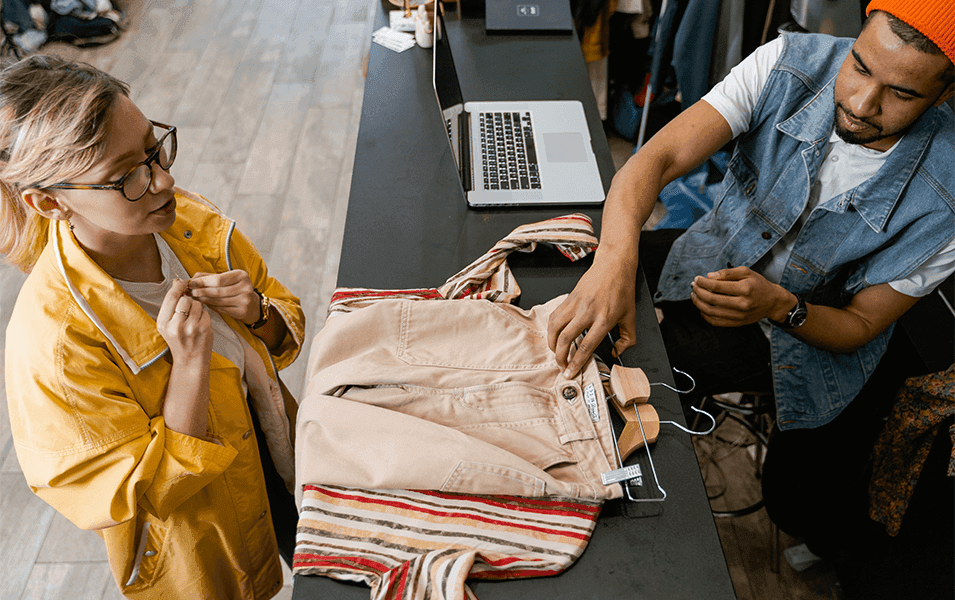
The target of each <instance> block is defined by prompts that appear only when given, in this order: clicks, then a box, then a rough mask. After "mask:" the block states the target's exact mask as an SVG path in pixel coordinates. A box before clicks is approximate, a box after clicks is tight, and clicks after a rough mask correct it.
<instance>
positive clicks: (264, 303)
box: [249, 288, 272, 329]
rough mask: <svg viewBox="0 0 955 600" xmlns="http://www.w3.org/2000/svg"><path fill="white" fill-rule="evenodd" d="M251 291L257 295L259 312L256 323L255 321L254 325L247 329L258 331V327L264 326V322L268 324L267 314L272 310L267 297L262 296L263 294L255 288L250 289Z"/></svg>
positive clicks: (270, 302)
mask: <svg viewBox="0 0 955 600" xmlns="http://www.w3.org/2000/svg"><path fill="white" fill-rule="evenodd" d="M252 291H253V292H255V293H256V294H258V296H259V311H260V316H259V320H258V321H256V322H255V323H252V324H251V325H249V329H258V328H259V327H261V326H263V325H265V324H266V322H268V320H269V314H270V313H271V312H272V310H271V309H272V301H271V300H269V297H268V296H266V295H264V294H263V293H262V292H260V291H259V290H257V289H255V288H252Z"/></svg>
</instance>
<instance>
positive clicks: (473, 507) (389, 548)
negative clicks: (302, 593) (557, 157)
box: [293, 214, 601, 600]
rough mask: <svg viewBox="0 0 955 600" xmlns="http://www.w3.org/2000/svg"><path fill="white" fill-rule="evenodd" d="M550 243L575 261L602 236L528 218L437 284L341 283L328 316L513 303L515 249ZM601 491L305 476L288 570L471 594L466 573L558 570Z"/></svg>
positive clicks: (576, 549) (383, 593) (411, 594)
mask: <svg viewBox="0 0 955 600" xmlns="http://www.w3.org/2000/svg"><path fill="white" fill-rule="evenodd" d="M539 243H546V244H551V245H553V246H555V247H556V248H557V249H558V250H559V251H560V252H561V254H563V255H564V256H566V257H567V258H568V259H570V260H572V261H576V260H578V259H580V258H583V257H585V256H587V255H588V254H589V253H591V252H593V251H594V249H596V247H597V237H596V236H595V235H594V230H593V222H592V221H591V220H590V218H589V217H587V216H585V215H582V214H572V215H566V216H562V217H555V218H553V219H548V220H546V221H541V222H539V223H531V224H527V225H522V226H520V227H518V228H517V229H515V230H514V231H512V232H511V233H510V234H509V235H508V236H507V237H505V238H504V239H502V240H501V241H499V242H498V243H497V244H495V245H494V247H493V248H491V249H490V250H489V251H488V252H487V253H485V254H484V255H483V256H481V257H480V258H478V259H477V260H475V261H474V262H472V263H471V264H470V265H468V266H467V267H465V268H464V269H462V270H461V271H460V272H459V273H457V274H455V275H454V276H452V277H451V278H449V279H448V280H447V281H446V282H445V284H444V285H442V286H441V287H439V288H426V289H406V290H371V289H359V288H339V289H337V290H336V291H335V293H334V294H333V295H332V300H331V303H330V305H329V309H328V318H332V317H334V316H336V315H338V314H343V313H348V312H353V311H356V310H359V309H361V308H365V307H367V306H370V305H372V304H375V303H377V302H381V301H384V300H394V299H399V298H400V299H402V300H461V299H472V300H477V299H483V300H488V301H490V302H499V303H512V302H513V301H514V300H516V299H517V298H518V296H520V293H521V289H520V286H518V285H517V281H515V279H514V276H513V273H512V272H511V269H510V267H508V264H507V257H508V256H509V255H510V254H511V253H512V252H515V251H517V252H533V251H534V250H535V249H536V248H537V244H539ZM600 507H601V503H600V502H589V501H586V500H578V499H566V498H551V499H540V498H535V499H531V498H521V497H516V496H509V497H505V496H479V495H467V494H454V493H443V492H430V491H406V490H367V489H356V488H341V487H334V486H316V485H305V486H304V495H303V501H302V509H301V513H300V515H301V516H300V518H299V524H298V534H297V545H296V550H297V551H296V553H295V559H294V564H293V571H294V572H295V573H297V574H303V575H325V576H327V577H332V578H334V579H344V580H349V581H361V582H365V583H367V584H368V585H369V586H371V589H372V591H371V597H372V598H373V599H374V600H385V599H389V600H390V599H399V598H401V599H404V598H407V599H412V598H424V597H428V598H436V599H444V598H471V599H474V598H475V596H474V594H473V592H472V591H471V590H470V589H469V588H468V587H467V586H466V585H465V579H466V578H468V577H472V578H477V579H515V578H524V577H539V576H545V575H555V574H557V573H560V572H561V571H563V570H564V569H566V568H567V567H569V566H570V565H571V564H573V562H574V561H575V560H576V559H577V557H578V556H580V554H581V553H582V552H583V551H584V548H586V546H587V543H588V542H589V540H590V536H591V534H592V532H593V529H594V524H595V523H596V520H597V515H598V514H599V513H600Z"/></svg>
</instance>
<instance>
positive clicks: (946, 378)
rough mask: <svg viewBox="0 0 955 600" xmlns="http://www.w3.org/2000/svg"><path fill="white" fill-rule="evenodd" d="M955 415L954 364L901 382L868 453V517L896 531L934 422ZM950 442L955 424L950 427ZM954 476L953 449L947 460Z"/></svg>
mask: <svg viewBox="0 0 955 600" xmlns="http://www.w3.org/2000/svg"><path fill="white" fill-rule="evenodd" d="M953 414H955V365H952V366H951V367H949V368H948V369H947V370H945V371H941V372H939V373H933V374H931V375H925V376H922V377H912V378H911V379H908V380H906V382H905V385H904V386H903V387H902V389H901V390H900V391H899V397H898V399H897V401H896V403H895V406H893V408H892V412H891V414H890V415H889V418H888V421H887V422H886V424H885V428H884V429H883V430H882V433H881V434H880V436H879V439H878V441H876V444H875V449H874V451H873V472H872V481H871V482H870V483H869V516H870V517H871V518H872V519H873V520H875V521H878V522H880V523H884V524H885V529H886V531H887V532H888V534H889V535H898V533H899V530H900V529H901V527H902V517H903V516H904V515H905V511H906V509H907V508H908V505H909V500H910V499H911V498H912V492H913V491H914V490H915V484H916V483H917V482H918V478H919V475H920V474H921V472H922V465H923V464H924V463H925V459H926V458H927V457H928V453H929V450H931V447H932V443H933V441H934V440H935V435H936V434H937V433H938V426H939V424H940V423H941V422H942V420H943V419H945V418H946V417H948V416H950V415H953ZM949 433H950V435H951V436H952V441H953V442H955V425H953V426H952V427H951V428H950V429H949ZM948 474H949V476H955V451H953V453H952V457H951V459H950V461H949V464H948Z"/></svg>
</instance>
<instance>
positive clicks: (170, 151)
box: [46, 121, 178, 202]
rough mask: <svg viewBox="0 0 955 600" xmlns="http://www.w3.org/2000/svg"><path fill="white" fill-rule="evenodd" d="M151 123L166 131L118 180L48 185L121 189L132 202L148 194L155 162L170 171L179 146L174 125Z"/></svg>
mask: <svg viewBox="0 0 955 600" xmlns="http://www.w3.org/2000/svg"><path fill="white" fill-rule="evenodd" d="M150 123H152V124H153V127H158V128H160V129H164V130H166V133H164V134H163V136H162V137H161V138H159V143H158V144H156V147H155V149H154V150H153V151H152V154H150V155H149V156H148V157H146V160H144V161H143V162H141V163H139V164H138V165H136V166H135V167H133V168H132V169H130V170H129V171H128V172H127V173H126V174H125V175H123V176H122V177H120V178H119V179H118V180H116V181H114V182H112V183H104V184H81V183H57V184H54V185H48V186H46V187H48V188H54V189H58V190H120V191H122V192H123V196H125V197H126V199H127V200H129V201H130V202H135V201H137V200H139V199H140V198H142V197H143V196H145V195H146V191H147V190H149V186H151V185H152V184H153V167H152V165H153V163H154V162H158V163H159V166H160V167H162V168H163V170H165V171H168V170H169V168H170V167H172V163H174V162H175V161H176V150H177V148H178V143H177V141H176V128H175V127H174V126H172V125H163V124H162V123H157V122H156V121H150Z"/></svg>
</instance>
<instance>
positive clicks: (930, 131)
mask: <svg viewBox="0 0 955 600" xmlns="http://www.w3.org/2000/svg"><path fill="white" fill-rule="evenodd" d="M835 83H836V78H835V77H833V78H831V79H830V80H829V81H828V82H827V83H826V85H825V86H824V87H823V88H822V89H821V90H820V91H819V93H818V94H816V96H815V97H814V98H813V99H812V100H810V101H809V102H808V103H807V104H806V105H805V106H803V107H802V108H801V109H800V110H799V111H797V112H796V114H794V115H793V116H791V117H790V118H788V119H786V120H785V121H782V122H780V123H779V124H777V125H776V129H778V130H779V131H781V132H782V133H785V134H786V135H788V136H790V137H793V138H795V139H797V140H799V141H801V142H805V143H807V144H811V145H812V146H818V145H819V144H823V143H825V142H826V141H827V140H828V138H829V136H830V134H831V133H832V118H833V115H834V114H835V109H836V103H835ZM937 124H938V113H937V112H936V111H934V110H929V111H928V112H926V113H925V114H924V115H922V117H921V118H920V119H919V120H918V121H916V122H915V124H914V125H912V128H911V129H910V130H909V131H907V132H906V133H905V135H904V136H903V137H902V139H901V140H900V141H899V144H898V146H897V147H896V148H895V150H894V151H893V152H892V157H891V158H890V159H889V160H888V161H886V165H884V166H883V168H882V169H880V170H879V172H878V173H876V174H875V175H874V176H872V177H870V178H869V179H868V180H867V181H865V182H864V183H862V184H861V185H859V186H858V187H857V188H855V189H854V190H852V191H851V192H850V194H851V195H850V198H849V202H848V204H851V205H852V207H853V208H854V209H855V210H856V211H857V212H858V213H859V215H860V216H861V217H862V219H863V220H864V221H865V222H866V224H868V225H869V227H871V228H872V230H873V231H875V232H879V233H880V232H882V231H885V226H886V223H887V222H888V220H889V217H890V216H891V215H892V212H893V210H894V209H895V207H896V205H897V204H898V203H899V201H900V200H901V199H902V191H903V190H904V189H905V186H906V184H907V183H908V182H909V180H910V179H911V178H912V176H913V175H914V174H915V170H916V169H917V168H918V166H919V163H920V162H921V160H922V156H923V155H924V154H925V151H926V149H927V148H928V145H929V143H930V142H931V141H932V138H933V137H934V136H935V133H936V129H937ZM886 167H888V168H886ZM857 198H865V202H859V201H857Z"/></svg>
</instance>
